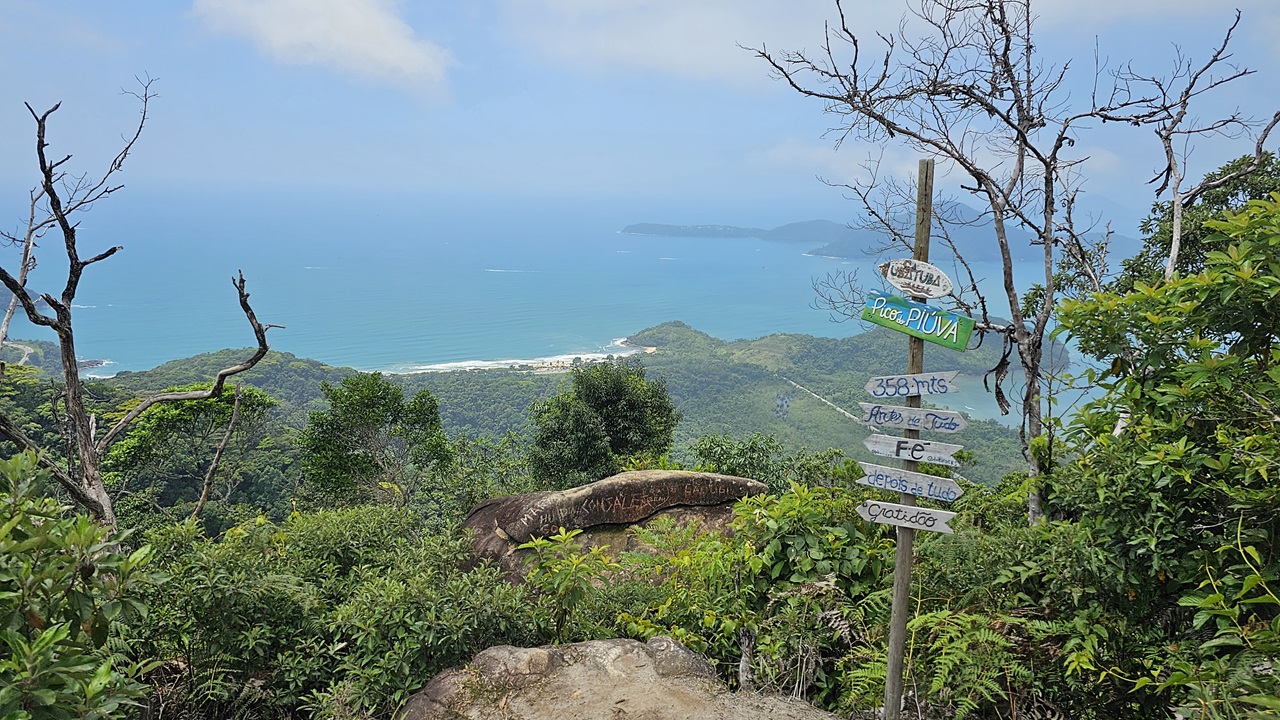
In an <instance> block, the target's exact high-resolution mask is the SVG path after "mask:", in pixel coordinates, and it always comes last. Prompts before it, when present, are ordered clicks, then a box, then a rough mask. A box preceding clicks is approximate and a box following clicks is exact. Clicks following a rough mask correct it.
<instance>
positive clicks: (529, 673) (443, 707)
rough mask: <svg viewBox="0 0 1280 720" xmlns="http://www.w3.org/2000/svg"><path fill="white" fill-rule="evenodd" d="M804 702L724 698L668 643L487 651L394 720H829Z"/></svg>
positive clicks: (686, 653) (709, 674) (692, 660)
mask: <svg viewBox="0 0 1280 720" xmlns="http://www.w3.org/2000/svg"><path fill="white" fill-rule="evenodd" d="M835 717H836V716H835V715H831V714H829V713H825V712H822V711H820V710H817V709H816V708H814V707H813V706H811V705H808V704H807V703H804V702H800V701H797V700H790V699H786V698H782V697H773V696H763V695H756V694H754V693H730V692H728V690H726V689H725V687H724V685H722V684H721V683H720V681H719V679H718V678H717V677H716V674H715V671H714V670H712V668H711V666H710V665H708V664H707V661H706V660H704V659H703V658H702V657H701V656H699V655H697V654H695V653H693V652H691V651H690V650H688V649H687V648H685V647H684V646H683V645H681V644H679V643H677V642H676V641H675V640H672V639H671V638H667V637H655V638H653V639H652V640H650V641H649V642H648V643H640V642H637V641H635V640H621V639H615V640H593V641H591V642H585V643H577V644H573V645H559V646H546V647H540V648H517V647H510V646H507V645H501V646H498V647H492V648H489V649H488V650H484V651H482V652H480V653H479V654H477V655H476V656H475V658H474V659H473V660H472V661H471V663H470V664H469V665H467V666H466V667H464V668H461V669H452V670H446V671H444V672H443V673H441V674H439V675H437V676H436V677H435V678H433V679H432V680H431V682H429V683H427V685H426V687H424V688H423V689H422V690H420V691H418V693H416V694H415V695H414V696H413V697H411V698H410V699H409V702H408V704H407V705H406V706H405V708H404V710H402V711H401V713H400V716H399V720H569V719H570V718H572V719H573V720H626V719H628V718H630V719H632V720H691V719H693V718H697V719H698V720H832V719H834V718H835Z"/></svg>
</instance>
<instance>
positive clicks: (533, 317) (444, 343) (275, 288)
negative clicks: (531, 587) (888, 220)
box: [10, 206, 1030, 375]
mask: <svg viewBox="0 0 1280 720" xmlns="http://www.w3.org/2000/svg"><path fill="white" fill-rule="evenodd" d="M95 212H96V211H95ZM300 218H301V219H300ZM90 219H92V220H97V218H95V217H92V216H90ZM107 219H108V220H110V221H111V222H109V223H104V224H103V227H102V228H97V227H94V226H93V225H92V224H91V223H88V222H86V225H85V226H84V228H82V231H81V238H82V245H83V246H84V249H83V250H82V254H87V253H88V252H97V251H99V250H100V249H101V247H103V246H105V244H107V243H117V242H118V243H120V244H122V245H123V246H124V250H123V251H122V252H120V253H118V254H117V255H116V256H114V257H112V258H109V259H107V260H106V261H104V262H102V263H100V264H97V265H94V266H92V267H90V268H89V269H88V270H87V271H86V272H85V275H84V280H83V283H82V286H81V292H80V293H79V295H78V297H77V301H76V303H77V306H76V308H75V309H74V313H75V315H74V318H75V327H76V331H77V350H78V353H79V355H80V357H81V358H84V359H97V360H102V361H105V364H104V365H103V366H102V367H101V368H98V369H96V371H95V372H96V373H98V374H103V375H107V374H113V373H115V372H119V371H121V370H144V369H149V368H152V367H155V366H157V365H159V364H161V363H163V362H166V361H168V360H173V359H177V358H182V357H187V356H190V355H194V354H197V353H201V352H208V351H212V350H217V349H221V348H224V347H246V346H249V345H251V344H252V343H253V337H252V334H251V332H250V330H249V327H248V323H247V322H246V321H245V319H244V317H243V315H242V314H241V313H240V311H239V307H238V305H237V302H236V295H235V291H234V289H233V288H232V286H231V282H230V278H231V276H232V274H233V273H235V272H236V271H237V270H238V269H243V271H244V273H245V276H246V278H247V280H248V287H249V291H250V293H251V295H252V298H251V302H252V304H253V307H254V309H255V311H256V313H257V316H258V318H259V319H260V320H261V321H262V322H264V323H271V324H275V325H281V326H284V327H282V328H276V329H272V330H271V331H270V332H269V334H268V337H269V340H270V342H271V345H272V347H273V348H274V349H276V350H281V351H286V352H290V353H293V354H295V355H298V356H300V357H310V358H314V359H317V360H320V361H322V362H326V363H329V364H331V365H336V366H350V367H353V368H356V369H358V370H365V371H373V370H379V371H384V372H414V371H421V370H441V369H461V368H473V367H503V366H508V365H512V364H520V363H526V362H548V361H555V360H570V359H572V358H574V357H581V358H584V359H588V358H595V357H603V356H605V355H607V354H620V353H622V352H625V351H626V349H625V348H624V347H623V346H622V345H621V344H620V343H621V341H622V340H623V339H625V338H626V337H627V336H628V335H629V334H632V333H635V332H637V331H639V330H642V329H644V328H646V327H650V326H653V325H657V324H659V323H662V322H666V321H669V320H682V321H684V322H686V323H688V324H689V325H691V326H692V327H694V328H696V329H698V330H701V331H703V332H706V333H708V334H710V335H712V336H715V337H718V338H722V339H725V340H733V339H739V338H756V337H760V336H764V335H768V334H771V333H778V332H795V333H806V334H811V335H818V336H827V337H847V336H849V335H854V334H857V333H859V332H862V331H863V330H864V326H863V325H862V323H860V322H859V321H856V320H855V321H847V322H843V323H837V322H834V321H833V320H832V318H831V315H830V313H829V312H828V311H827V310H824V309H819V308H816V307H814V299H815V293H814V290H813V287H812V285H813V281H814V279H815V278H820V277H823V276H825V275H827V274H828V273H831V272H835V271H844V272H852V271H856V272H857V273H858V274H859V276H860V277H861V278H864V279H867V280H870V279H872V278H875V277H876V275H875V264H876V263H875V260H874V259H872V258H870V257H868V258H867V259H865V260H850V259H839V258H829V257H817V256H814V255H811V254H807V251H809V250H812V249H814V248H812V247H810V246H807V245H800V244H782V243H772V242H765V241H761V240H754V239H744V238H672V237H657V236H642V235H628V234H622V233H620V232H618V230H619V229H620V228H621V227H622V226H623V225H625V224H627V223H628V222H631V221H644V220H654V219H655V218H647V217H617V216H610V215H609V214H607V213H604V214H599V215H597V216H591V215H582V214H568V213H566V214H561V215H558V216H557V215H556V214H555V213H546V214H542V215H536V214H499V213H494V214H491V215H476V214H474V213H469V214H465V215H458V216H455V217H454V218H453V219H449V218H448V217H446V218H445V219H438V218H437V219H433V220H432V221H431V222H429V223H428V222H424V221H422V220H421V219H419V218H415V217H413V216H412V214H409V213H406V214H402V215H398V216H397V215H390V216H388V215H378V216H371V217H367V218H362V217H344V218H341V219H338V220H334V219H333V218H331V217H330V218H326V217H323V216H321V217H312V216H306V215H287V216H286V215H281V214H277V213H274V212H272V208H270V207H259V208H250V209H243V208H241V209H238V210H236V211H234V212H231V211H227V210H225V209H222V208H218V207H216V206H215V207H211V208H207V209H204V210H201V211H195V210H191V209H187V210H185V211H183V210H182V209H181V208H164V207H163V206H161V207H154V206H153V207H150V211H149V212H148V213H146V214H142V215H133V216H129V217H112V216H110V215H108V216H107ZM663 219H664V218H661V217H659V218H656V220H659V221H660V220H663ZM733 220H734V218H708V221H716V222H721V221H723V222H732V221H733ZM95 230H96V231H97V233H96V234H95V233H94V232H93V231H95ZM90 238H91V239H90ZM56 247H57V246H56V245H54V244H51V243H48V242H46V243H45V246H44V247H42V248H41V249H40V251H39V252H40V261H41V266H40V268H39V269H38V270H37V273H36V274H35V275H34V276H33V280H32V281H31V284H30V286H31V287H32V288H33V289H34V290H37V291H47V290H49V289H50V288H56V287H57V286H58V283H59V281H61V280H62V279H63V278H64V277H65V276H64V275H61V274H60V273H59V269H58V268H57V263H56V262H55V260H56V254H55V252H54V251H55V249H56ZM975 267H976V269H977V270H978V272H979V274H980V275H981V276H984V277H986V278H987V279H988V282H987V284H988V285H989V286H990V285H994V282H995V279H996V278H998V276H999V274H998V272H997V268H996V266H995V264H994V263H981V262H980V263H976V265H975ZM944 269H945V268H944ZM1028 269H1030V268H1028ZM1027 277H1030V275H1027ZM10 334H11V336H12V337H14V338H23V337H38V338H48V337H50V336H49V335H48V334H47V333H46V332H42V331H41V329H39V328H33V327H32V326H30V325H27V324H26V323H25V322H18V321H15V326H14V328H13V329H12V331H11V333H10Z"/></svg>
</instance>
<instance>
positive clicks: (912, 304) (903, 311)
mask: <svg viewBox="0 0 1280 720" xmlns="http://www.w3.org/2000/svg"><path fill="white" fill-rule="evenodd" d="M862 319H863V320H866V321H868V322H873V323H875V324H876V325H880V326H882V327H887V328H889V329H890V330H897V331H898V332H904V333H906V334H908V335H910V336H912V337H918V338H920V339H921V340H927V341H929V342H931V343H933V344H935V345H941V346H943V347H948V348H951V349H952V350H960V351H962V352H963V351H964V349H965V347H967V346H968V345H969V336H970V335H972V334H973V318H971V317H967V316H964V315H957V314H955V313H953V312H950V311H948V310H943V309H942V308H936V307H933V306H931V305H925V304H924V303H920V302H916V301H914V300H908V299H906V298H901V297H898V296H897V295H889V294H886V293H882V292H880V291H878V290H872V291H871V292H869V293H867V306H866V307H865V308H863V309H862Z"/></svg>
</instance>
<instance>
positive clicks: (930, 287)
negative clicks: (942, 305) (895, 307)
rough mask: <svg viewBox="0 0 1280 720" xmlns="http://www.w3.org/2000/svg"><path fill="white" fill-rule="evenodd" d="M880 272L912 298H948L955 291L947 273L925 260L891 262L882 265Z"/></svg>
mask: <svg viewBox="0 0 1280 720" xmlns="http://www.w3.org/2000/svg"><path fill="white" fill-rule="evenodd" d="M879 270H880V274H881V275H883V276H884V279H885V280H888V281H889V284H890V285H892V286H894V287H896V288H898V289H899V290H901V291H902V292H904V293H906V294H908V295H910V296H912V297H923V298H940V297H946V296H948V295H950V294H951V291H952V289H953V288H952V286H951V278H949V277H947V274H946V273H944V272H942V271H941V270H939V269H938V268H936V267H934V266H932V265H930V264H929V263H927V262H924V261H923V260H912V259H911V258H900V259H898V260H890V261H889V262H887V263H882V264H881V265H880V267H879Z"/></svg>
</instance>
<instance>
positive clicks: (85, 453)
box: [0, 79, 274, 528]
mask: <svg viewBox="0 0 1280 720" xmlns="http://www.w3.org/2000/svg"><path fill="white" fill-rule="evenodd" d="M152 83H153V81H152V80H150V79H147V80H145V81H142V82H141V89H140V90H139V91H138V92H134V93H128V94H130V95H132V96H133V97H135V98H137V100H138V101H139V103H140V105H141V110H140V112H139V119H138V124H137V126H136V127H135V128H134V131H133V133H132V135H131V136H129V137H128V139H127V140H126V141H125V144H124V147H123V148H122V149H121V150H120V152H119V153H117V154H116V156H115V157H114V158H113V159H112V160H111V162H110V163H109V164H108V166H107V169H106V171H104V172H103V174H102V176H101V177H99V178H98V179H96V180H95V179H93V178H91V177H90V176H89V175H88V174H81V175H73V174H71V173H70V172H69V171H68V170H67V169H66V165H67V163H68V162H69V161H70V160H71V156H70V155H64V156H62V157H61V158H57V159H54V158H51V157H50V156H49V154H48V150H49V143H48V142H47V141H46V139H45V138H46V133H47V131H48V124H49V118H50V117H51V116H52V115H53V113H55V112H57V110H58V108H59V107H61V103H58V104H56V105H54V106H53V107H51V108H49V109H48V110H46V111H44V112H43V113H37V112H36V111H35V110H34V109H33V108H32V107H31V106H30V105H27V106H26V107H27V111H28V112H29V113H30V114H31V117H32V118H33V119H34V120H35V123H36V160H37V164H38V168H39V177H40V180H39V183H40V186H39V187H40V190H39V194H36V193H33V195H32V206H33V207H35V206H36V205H39V206H40V210H41V213H43V216H41V214H40V213H36V212H33V213H31V214H30V218H31V219H30V220H29V221H28V229H29V231H28V232H27V233H26V236H27V237H32V236H33V233H35V234H36V236H38V234H39V233H40V232H43V229H42V228H46V227H56V228H57V231H58V233H59V234H60V235H61V237H62V245H63V249H64V250H65V252H66V257H67V277H66V284H65V285H64V286H63V289H62V293H61V294H60V295H59V296H58V297H54V296H53V295H51V294H49V293H42V294H41V295H40V299H41V300H43V301H44V303H45V304H46V305H47V306H48V308H49V310H50V312H51V313H52V314H45V313H43V312H41V310H40V308H39V307H38V306H37V305H36V300H35V299H34V298H32V297H31V295H30V294H29V293H28V291H27V288H26V287H25V284H24V281H25V268H26V267H27V264H28V263H29V262H30V256H29V254H27V252H24V256H23V258H22V261H21V262H22V268H23V269H22V270H20V271H19V276H18V277H15V276H14V275H13V274H12V273H10V272H9V270H8V269H7V268H5V267H3V266H0V282H3V283H4V285H5V287H6V288H8V290H9V292H11V293H13V295H14V297H15V298H16V299H17V301H18V303H19V304H20V305H21V306H22V309H23V311H24V312H25V313H26V316H27V319H28V320H30V321H31V322H32V323H33V324H35V325H39V326H41V327H47V328H49V329H51V330H53V332H54V333H55V334H56V335H57V337H58V347H59V351H60V354H61V359H62V381H63V387H62V390H61V395H60V397H59V398H58V403H59V404H61V405H62V407H63V409H64V411H65V413H66V426H67V429H66V431H65V432H66V437H65V438H64V443H65V445H64V447H65V448H66V450H65V457H63V458H62V459H61V461H58V460H55V459H54V458H52V457H51V456H50V455H49V454H48V453H47V452H46V451H45V450H44V449H43V448H41V447H40V446H39V444H37V443H36V442H35V441H34V440H32V439H31V438H29V437H28V436H27V435H26V433H25V432H23V430H22V428H21V427H20V426H18V425H17V424H16V423H14V422H13V421H12V420H11V419H10V418H8V417H7V416H4V415H2V414H0V434H2V435H4V436H5V437H6V438H8V439H9V440H10V441H12V442H13V443H14V444H16V445H17V446H18V447H19V448H22V449H25V450H31V451H33V452H35V453H37V455H38V457H39V463H40V466H41V467H43V468H45V469H47V470H48V471H49V472H50V474H52V476H53V477H54V479H55V480H57V482H58V484H59V485H60V486H61V487H62V488H63V489H64V490H65V491H66V492H67V493H68V494H69V495H70V496H71V498H72V500H73V501H74V502H75V503H76V504H77V505H79V506H80V507H82V508H84V509H85V510H87V511H89V512H90V513H91V514H92V515H93V516H94V517H95V518H97V519H98V521H99V522H101V523H103V524H104V525H106V526H108V527H112V528H114V527H115V526H116V514H115V508H114V506H113V505H112V500H111V497H110V495H109V494H108V492H107V489H106V486H105V485H104V483H103V479H102V469H101V465H102V458H103V457H104V456H105V455H106V453H107V451H108V449H109V448H110V447H111V443H112V442H113V441H114V440H115V439H116V438H117V437H119V436H120V433H122V432H124V430H125V429H126V428H127V427H128V426H129V425H130V424H131V423H132V422H133V421H134V420H136V419H138V417H139V416H140V415H141V414H142V413H143V412H145V411H146V410H147V409H148V408H150V407H151V406H153V405H155V404H157V403H165V402H177V401H182V400H201V399H207V398H213V397H218V396H219V395H221V394H222V392H223V388H224V385H225V383H226V380H227V378H229V377H231V376H233V375H235V374H237V373H241V372H244V371H245V370H248V369H249V368H252V367H253V366H254V365H255V364H257V362H258V361H259V360H261V359H262V357H263V356H264V355H266V354H267V350H268V346H267V329H268V328H270V327H274V326H271V325H265V326H264V325H263V324H262V323H260V322H258V319H257V317H256V316H255V315H254V312H253V308H252V307H251V306H250V305H249V293H248V291H247V290H246V289H245V280H244V274H243V273H239V275H238V277H233V278H232V280H231V282H232V285H233V286H234V287H235V289H236V293H237V294H238V295H239V298H240V309H241V310H242V311H243V312H244V315H245V318H246V319H247V320H248V321H249V325H250V327H251V328H252V329H253V334H254V337H255V338H256V339H257V343H258V346H257V349H256V350H255V351H254V353H253V354H252V355H251V356H250V357H249V358H248V359H246V360H244V361H243V362H240V363H237V364H235V365H232V366H230V367H227V368H224V369H223V370H220V371H219V372H218V373H217V375H216V377H215V378H214V381H213V383H212V384H211V385H210V386H209V388H208V389H205V390H192V391H184V392H170V393H160V394H158V395H152V396H150V397H148V398H145V399H144V400H142V401H141V402H139V403H138V404H137V405H136V406H135V407H134V408H133V409H132V410H130V411H129V412H128V413H126V414H125V415H124V416H123V417H121V418H120V419H119V420H117V421H116V422H115V423H114V424H113V425H112V426H111V427H109V428H108V429H107V430H106V432H104V433H99V431H98V420H97V417H96V416H95V415H93V414H92V413H90V412H89V411H88V409H87V408H86V406H85V396H84V388H83V385H82V383H81V381H80V368H79V366H78V364H77V357H76V345H75V332H74V329H73V327H72V309H73V307H74V301H75V298H76V292H77V291H78V290H79V287H80V279H81V276H82V275H83V274H84V271H85V270H86V269H87V268H88V267H89V266H91V265H93V264H95V263H99V262H102V261H103V260H106V259H107V258H109V257H111V256H112V255H115V254H116V253H117V252H119V251H120V250H122V249H123V248H121V247H120V246H116V247H110V248H107V249H106V250H103V251H102V252H99V253H97V254H96V255H93V256H91V257H89V258H84V257H82V256H81V254H80V251H81V248H80V245H79V243H80V238H79V235H78V230H79V224H78V221H77V220H76V217H77V216H78V215H79V214H80V213H84V212H87V211H89V210H90V209H92V208H93V206H94V205H96V204H97V203H98V202H99V201H101V200H103V199H105V198H107V197H108V196H110V195H112V194H114V193H115V192H117V191H118V190H120V189H121V188H123V187H124V186H123V185H118V184H113V182H114V180H115V176H116V175H117V174H118V173H119V172H121V171H122V170H123V168H124V163H125V160H126V159H127V158H128V157H129V154H130V153H131V152H132V151H133V146H134V144H135V143H136V142H137V141H138V138H139V137H141V135H142V129H143V127H145V126H146V122H147V113H148V108H149V104H150V101H151V99H152V98H154V97H155V93H154V91H153V90H152V89H151V85H152ZM31 228H37V229H38V230H31ZM24 250H25V251H29V248H25V247H24ZM20 278H21V279H20Z"/></svg>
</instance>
